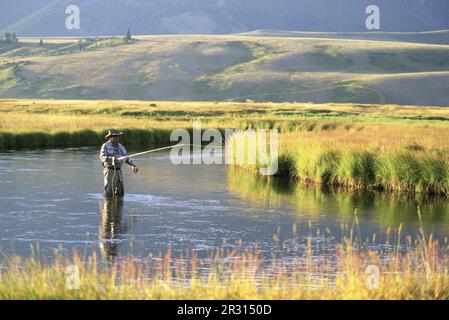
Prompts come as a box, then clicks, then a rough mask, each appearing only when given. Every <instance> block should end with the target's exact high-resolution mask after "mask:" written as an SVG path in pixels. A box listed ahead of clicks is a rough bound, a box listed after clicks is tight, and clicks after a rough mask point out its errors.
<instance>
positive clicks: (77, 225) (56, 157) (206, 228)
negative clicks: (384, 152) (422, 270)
mask: <svg viewBox="0 0 449 320" xmlns="http://www.w3.org/2000/svg"><path fill="white" fill-rule="evenodd" d="M136 163H137V164H138V165H139V167H140V173H139V174H137V175H134V174H132V172H131V171H130V170H128V168H126V167H124V168H123V171H124V176H125V192H126V196H125V198H124V200H123V201H122V202H120V201H112V202H108V201H105V200H104V198H103V195H102V188H103V185H102V184H103V176H102V167H101V164H100V162H99V160H98V155H97V151H96V150H92V149H69V150H46V151H20V152H5V153H0V181H1V184H0V221H1V222H0V223H1V227H0V251H1V253H2V254H7V255H21V256H29V255H31V254H32V252H33V251H34V254H36V250H38V251H39V255H41V256H45V257H48V258H51V257H52V256H54V254H55V252H57V251H61V250H62V251H65V252H67V253H70V252H71V250H72V249H73V248H76V249H77V250H78V251H80V252H83V251H85V250H89V251H96V252H98V253H100V254H101V255H102V256H103V257H104V258H107V259H114V258H115V257H120V256H126V255H129V254H133V255H138V256H148V255H152V254H157V253H159V252H164V251H166V250H167V248H168V247H169V245H170V244H171V246H172V249H173V252H174V254H177V253H181V252H184V251H192V250H194V251H196V252H198V254H200V255H201V254H207V253H208V252H210V251H211V250H212V251H213V250H214V249H217V248H222V247H230V248H242V247H243V248H244V247H252V248H257V249H258V250H261V251H262V252H264V253H266V254H272V253H273V252H275V253H282V254H284V255H285V256H295V255H300V254H301V248H304V246H305V243H306V242H307V238H313V246H314V249H315V251H314V252H318V253H319V254H331V253H332V252H333V249H334V248H335V245H336V244H338V243H340V242H341V240H342V236H344V235H346V236H348V234H349V233H350V230H351V229H353V230H355V231H354V232H353V234H355V235H356V236H357V237H358V239H359V240H360V242H361V243H363V245H365V246H370V247H372V248H376V249H379V250H381V251H382V250H384V251H389V250H395V248H396V246H397V245H398V244H399V246H400V247H401V246H403V245H404V244H405V237H407V236H411V237H415V236H416V235H418V233H419V226H420V223H419V220H418V215H417V209H416V208H417V206H418V205H419V206H420V208H421V215H422V224H423V227H424V230H425V232H426V234H430V233H432V234H433V236H434V237H435V238H436V239H438V240H439V241H440V242H441V243H444V242H445V241H447V240H446V236H447V235H448V234H449V212H448V208H449V206H448V203H447V201H445V200H441V199H433V200H428V199H408V198H404V197H401V196H397V195H396V196H395V195H391V194H390V195H388V194H372V193H357V194H351V193H347V192H330V191H323V190H320V189H318V188H310V187H309V188H305V187H299V186H295V187H291V186H286V185H284V184H281V183H279V182H276V181H275V182H273V181H267V180H263V179H259V178H256V177H254V176H253V175H250V174H247V173H245V172H242V171H240V170H235V169H230V168H228V167H225V166H222V165H204V164H203V165H174V164H172V163H171V162H170V158H169V153H158V154H152V155H147V156H142V157H140V158H138V159H137V160H136ZM354 212H357V216H358V224H355V220H356V219H355V215H354ZM400 225H402V228H401V229H402V230H401V237H400V238H399V239H398V237H397V234H398V227H399V226H400ZM354 227H355V229H354ZM293 244H294V245H295V248H294V247H293ZM31 247H33V248H34V249H33V250H32V249H31ZM298 248H299V249H298Z"/></svg>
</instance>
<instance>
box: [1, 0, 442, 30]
mask: <svg viewBox="0 0 449 320" xmlns="http://www.w3.org/2000/svg"><path fill="white" fill-rule="evenodd" d="M70 4H76V5H78V6H79V7H80V10H81V29H80V30H67V29H66V28H65V20H66V17H67V15H66V14H65V8H66V7H67V6H68V5H70ZM369 4H377V5H378V6H379V7H380V10H381V30H382V31H425V30H436V29H449V1H447V0H375V1H372V0H340V1H336V0H33V1H26V0H9V1H7V0H0V29H3V30H1V32H5V31H10V32H15V33H16V34H18V35H19V36H96V35H121V34H124V33H125V32H126V30H127V29H128V28H130V29H131V31H132V32H133V33H134V34H192V33H197V34H225V33H238V32H247V31H251V30H257V29H278V30H301V31H323V32H360V31H366V30H365V19H366V15H365V8H366V7H367V6H368V5H369Z"/></svg>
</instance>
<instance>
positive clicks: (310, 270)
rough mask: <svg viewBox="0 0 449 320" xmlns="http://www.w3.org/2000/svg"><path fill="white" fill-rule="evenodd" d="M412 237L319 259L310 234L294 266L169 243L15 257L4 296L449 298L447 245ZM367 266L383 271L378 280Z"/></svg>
mask: <svg viewBox="0 0 449 320" xmlns="http://www.w3.org/2000/svg"><path fill="white" fill-rule="evenodd" d="M292 232H293V233H296V232H297V228H296V225H293V226H292ZM351 234H352V233H351ZM407 239H408V240H407V242H406V244H405V247H406V250H405V251H402V250H401V251H399V250H394V251H393V252H390V253H386V254H380V253H379V252H378V251H376V250H372V249H370V250H368V249H363V248H362V247H361V246H359V245H357V241H355V239H353V238H352V236H351V237H345V238H343V240H342V242H341V243H340V244H339V245H337V246H336V247H335V250H334V252H333V253H332V254H331V255H330V256H316V252H314V248H313V247H312V246H311V243H312V240H311V239H310V241H309V240H308V241H307V246H306V247H305V248H304V250H299V251H293V253H294V255H293V256H292V257H291V258H290V259H289V262H288V263H286V260H284V259H277V258H276V257H274V258H272V259H269V260H267V259H265V258H264V257H263V255H262V254H261V252H258V251H257V250H255V249H249V248H242V249H241V250H238V249H233V250H226V249H224V248H221V249H218V250H216V251H214V252H212V253H211V254H210V255H209V257H208V258H202V259H200V258H199V257H198V256H197V255H196V254H195V253H190V254H188V255H187V256H185V257H174V255H173V254H172V253H171V249H170V248H169V249H168V251H167V252H166V253H165V254H163V255H162V254H160V255H158V256H156V257H154V258H149V257H147V258H142V257H133V256H128V257H120V259H118V260H117V261H115V262H113V263H108V262H104V261H101V260H100V259H99V258H98V257H97V256H96V255H95V253H93V254H91V255H90V256H88V257H82V256H81V255H79V254H78V253H77V252H75V251H74V252H73V254H72V255H70V256H61V255H57V256H56V257H55V260H53V262H45V261H44V260H43V259H38V258H37V257H31V258H25V259H24V258H20V257H11V258H8V259H6V261H3V263H2V272H1V273H0V299H448V298H449V274H448V265H449V264H448V262H449V261H448V258H449V255H448V248H447V244H446V245H442V244H438V242H436V241H434V240H433V239H432V237H431V236H429V237H427V238H426V237H425V236H424V233H423V234H422V236H418V238H417V239H414V240H413V241H412V240H411V239H410V238H407ZM292 250H294V249H292ZM3 260H5V258H4V259H3ZM68 266H72V268H73V266H76V268H77V269H78V270H79V289H76V290H72V289H70V287H67V277H68V276H69V275H68V274H67V267H68ZM367 266H376V267H377V268H379V271H380V274H379V277H378V278H376V279H375V282H374V283H373V282H369V283H368V277H369V275H368V274H367ZM72 270H73V269H72ZM72 279H73V278H72ZM377 280H378V282H377ZM75 283H76V282H75ZM72 284H73V282H72Z"/></svg>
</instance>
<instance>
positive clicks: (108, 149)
mask: <svg viewBox="0 0 449 320" xmlns="http://www.w3.org/2000/svg"><path fill="white" fill-rule="evenodd" d="M101 148H102V154H103V155H104V156H106V157H113V156H116V157H123V156H126V154H127V153H126V149H125V147H124V146H123V145H122V144H120V143H118V144H117V146H116V147H114V145H113V144H112V143H111V142H110V141H108V142H106V143H105V144H103V146H102V147H101ZM124 162H125V161H124V160H120V161H117V162H115V169H121V167H122V166H123V163H124ZM103 166H104V167H105V168H109V169H114V166H113V165H112V161H111V162H109V161H103Z"/></svg>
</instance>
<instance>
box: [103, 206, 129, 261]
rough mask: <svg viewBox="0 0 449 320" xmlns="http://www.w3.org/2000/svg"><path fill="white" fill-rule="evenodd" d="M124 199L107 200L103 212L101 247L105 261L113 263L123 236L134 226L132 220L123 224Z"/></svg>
mask: <svg viewBox="0 0 449 320" xmlns="http://www.w3.org/2000/svg"><path fill="white" fill-rule="evenodd" d="M122 218H123V199H122V198H119V197H112V198H105V199H104V200H103V208H102V210H101V223H100V230H99V233H98V234H99V246H100V251H101V255H102V257H103V259H105V260H108V261H113V260H114V259H115V257H117V255H118V254H119V245H120V243H121V238H122V236H123V234H125V233H127V232H128V230H129V229H130V227H131V226H132V220H130V221H128V222H123V221H122Z"/></svg>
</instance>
